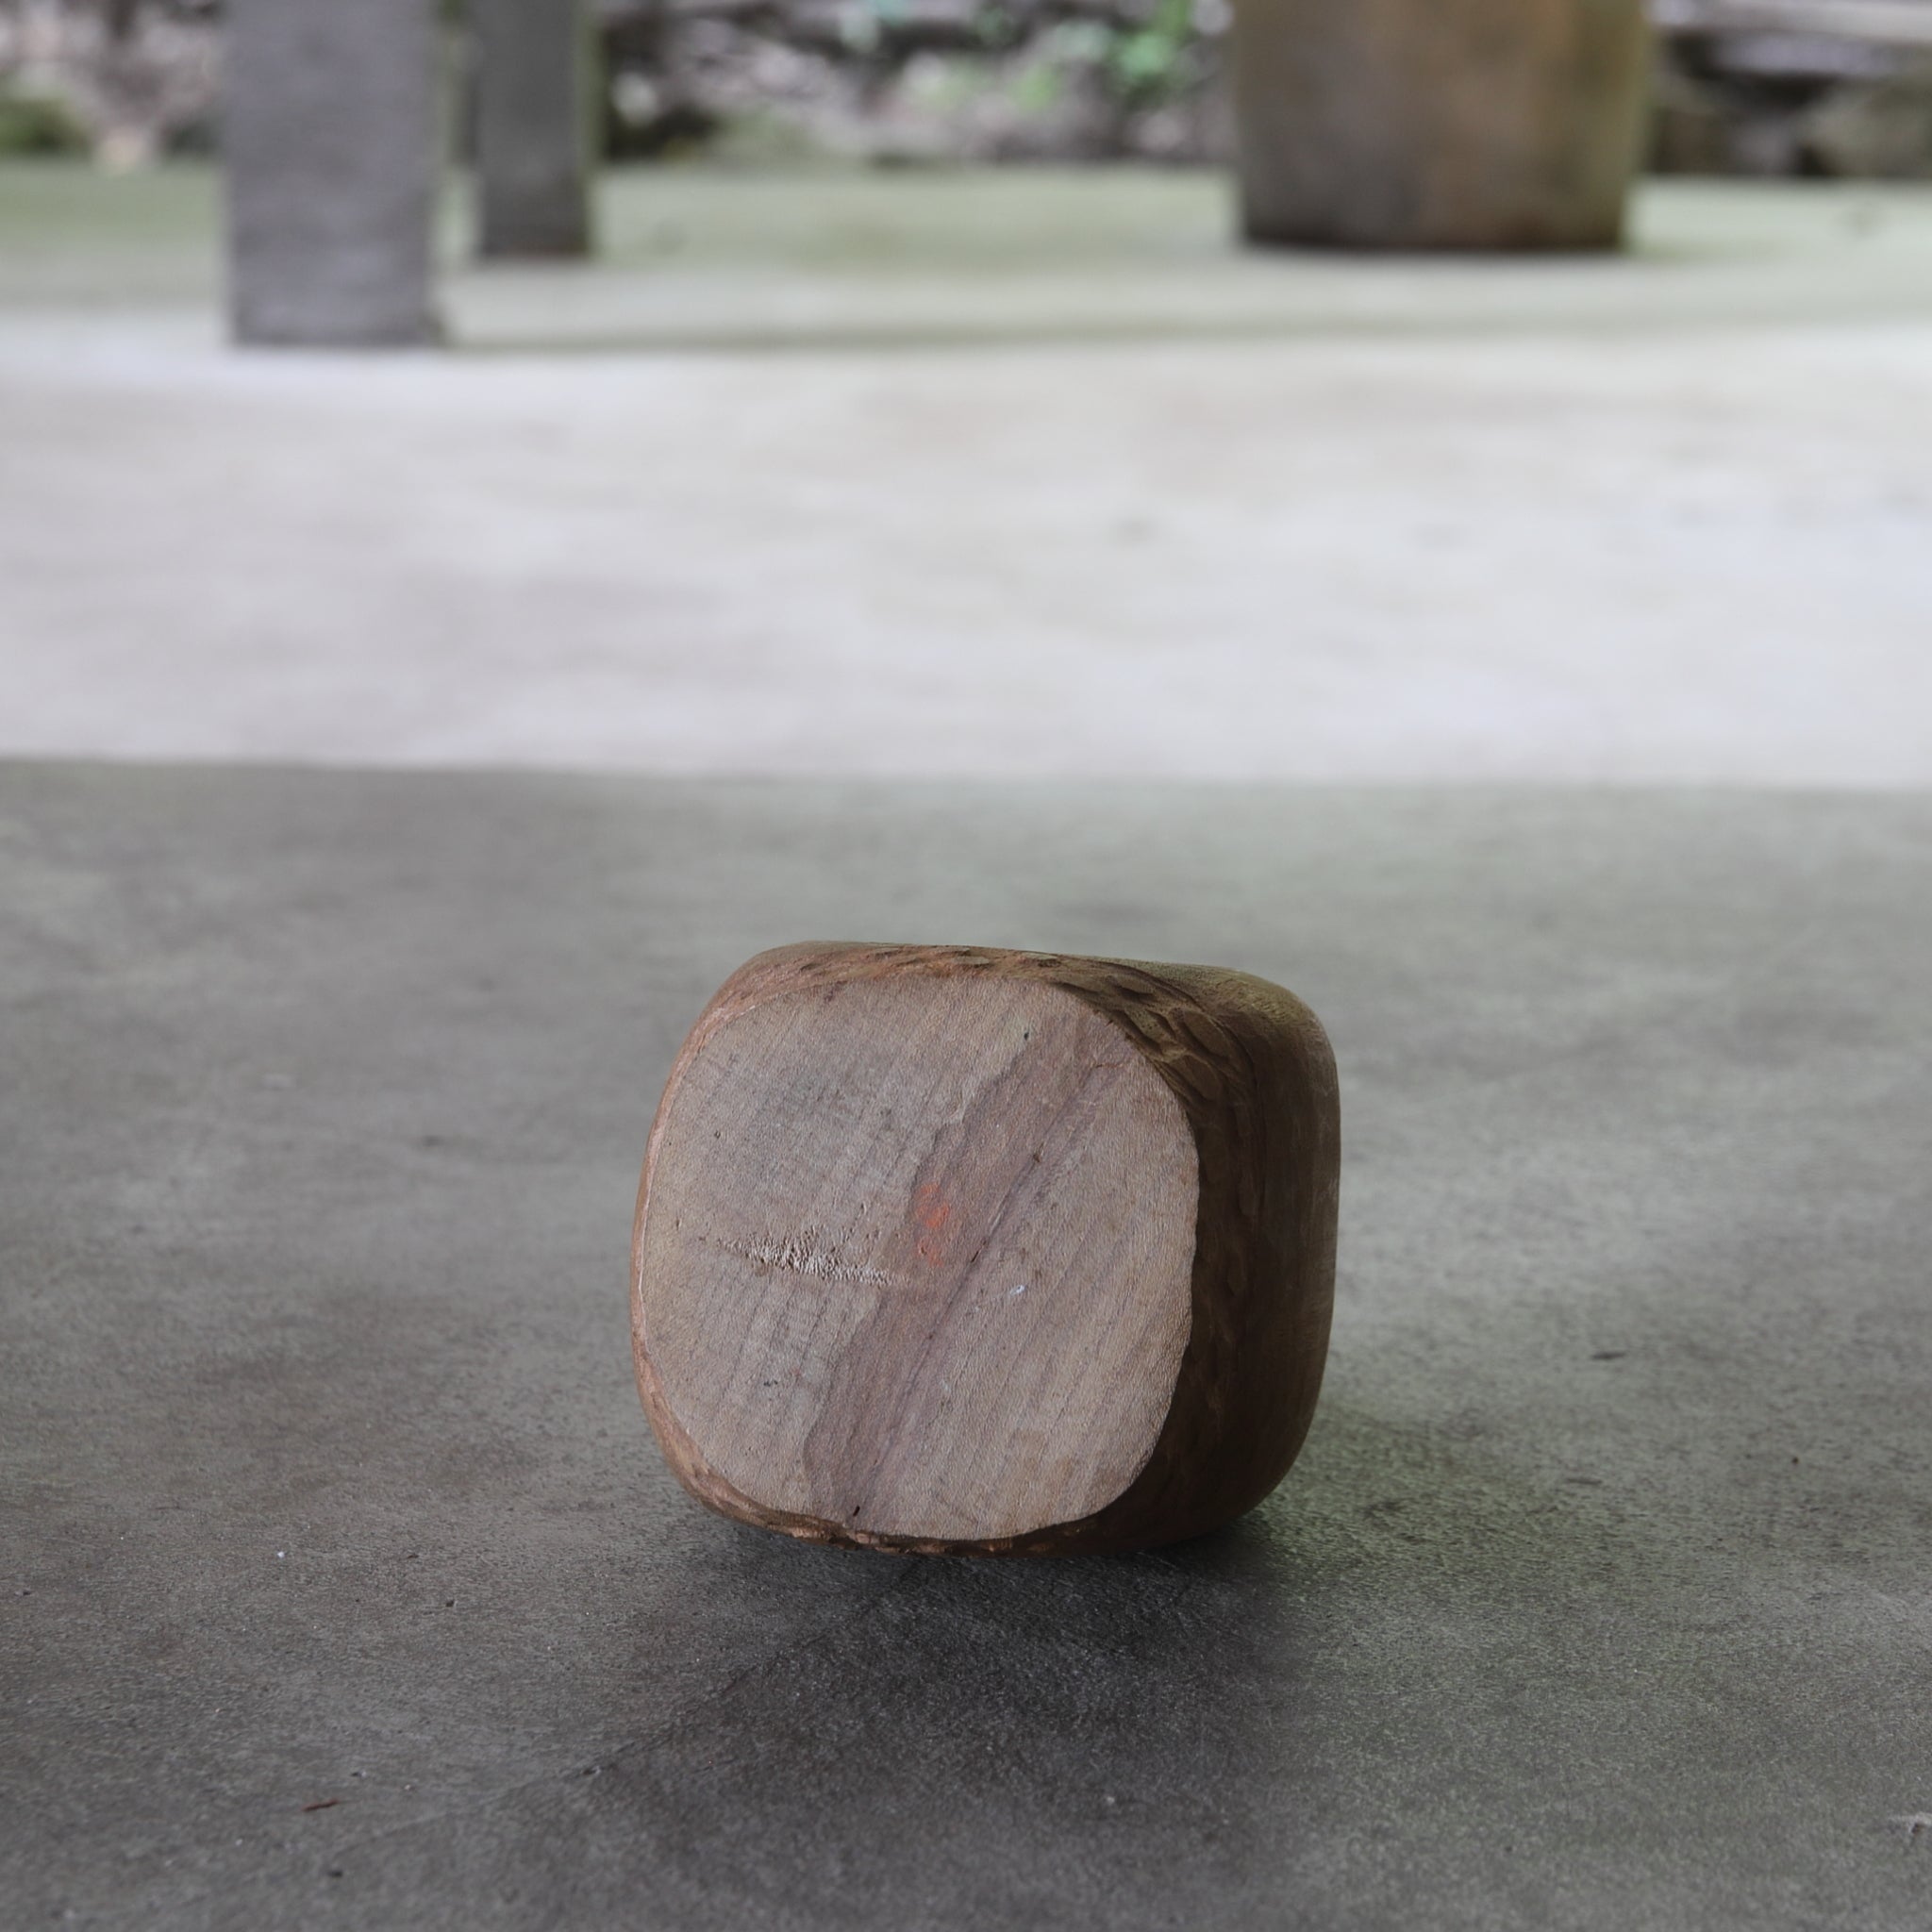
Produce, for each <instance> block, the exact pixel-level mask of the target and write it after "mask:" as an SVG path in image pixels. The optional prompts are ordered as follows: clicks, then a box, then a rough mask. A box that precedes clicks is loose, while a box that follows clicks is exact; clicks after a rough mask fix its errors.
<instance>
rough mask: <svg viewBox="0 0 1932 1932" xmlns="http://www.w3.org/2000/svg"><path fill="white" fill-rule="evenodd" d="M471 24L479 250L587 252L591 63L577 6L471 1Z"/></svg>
mask: <svg viewBox="0 0 1932 1932" xmlns="http://www.w3.org/2000/svg"><path fill="white" fill-rule="evenodd" d="M470 24H471V28H472V31H473V33H474V35H475V59H476V94H475V110H476V120H475V148H476V239H477V248H478V251H479V252H480V253H481V254H483V255H486V256H532V255H536V256H571V255H583V254H586V253H587V252H588V251H589V249H590V245H591V197H590V176H591V85H590V83H591V74H592V72H593V61H592V58H591V38H590V24H589V22H588V20H587V19H586V17H585V12H584V8H583V7H582V5H581V4H580V0H470Z"/></svg>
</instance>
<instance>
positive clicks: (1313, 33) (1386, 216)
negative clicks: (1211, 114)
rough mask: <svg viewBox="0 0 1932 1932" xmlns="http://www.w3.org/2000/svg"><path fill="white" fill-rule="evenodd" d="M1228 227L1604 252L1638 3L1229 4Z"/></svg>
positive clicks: (1632, 95) (1266, 236)
mask: <svg viewBox="0 0 1932 1932" xmlns="http://www.w3.org/2000/svg"><path fill="white" fill-rule="evenodd" d="M1233 69H1234V92H1235V115H1236V125H1237V130H1238V142H1237V145H1238V162H1239V174H1240V182H1241V220H1242V226H1243V228H1244V230H1245V232H1246V234H1247V235H1248V237H1249V239H1250V240H1252V241H1256V242H1296V243H1303V244H1312V245H1325V246H1335V247H1352V248H1422V249H1431V248H1444V249H1456V248H1473V249H1536V248H1608V247H1614V246H1615V245H1616V244H1617V243H1618V242H1619V241H1620V240H1621V239H1622V235H1623V226H1624V205H1625V202H1626V199H1627V196H1628V192H1629V187H1630V183H1631V180H1632V179H1633V177H1634V175H1635V174H1636V170H1637V166H1638V161H1639V158H1640V154H1641V145H1642V134H1643V109H1644V101H1645V92H1646V82H1647V75H1648V70H1649V38H1648V29H1647V26H1646V24H1645V20H1644V13H1643V7H1642V0H1236V5H1235V26H1234V50H1233Z"/></svg>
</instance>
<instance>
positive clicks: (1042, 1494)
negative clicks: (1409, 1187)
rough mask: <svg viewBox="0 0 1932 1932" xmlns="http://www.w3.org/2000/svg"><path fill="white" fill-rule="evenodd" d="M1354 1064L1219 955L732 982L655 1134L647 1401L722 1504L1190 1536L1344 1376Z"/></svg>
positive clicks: (967, 959)
mask: <svg viewBox="0 0 1932 1932" xmlns="http://www.w3.org/2000/svg"><path fill="white" fill-rule="evenodd" d="M1338 1163H1339V1137H1338V1127H1337V1105H1336V1089H1335V1079H1334V1064H1333V1060H1332V1058H1331V1056H1330V1055H1329V1052H1328V1048H1327V1042H1326V1041H1325V1039H1324V1036H1323V1034H1322V1031H1321V1028H1320V1026H1319V1024H1317V1023H1316V1022H1315V1020H1314V1017H1313V1015H1312V1014H1310V1013H1309V1012H1308V1011H1307V1008H1305V1007H1303V1006H1302V1005H1301V1004H1300V1002H1298V1001H1296V1000H1295V999H1294V998H1293V996H1292V995H1291V994H1289V993H1287V992H1284V991H1282V990H1281V989H1280V988H1278V987H1274V986H1270V985H1268V984H1267V983H1266V982H1264V981H1261V980H1257V979H1253V978H1250V977H1248V976H1247V975H1244V974H1231V973H1221V972H1215V971H1212V970H1209V969H1204V968H1196V967H1168V966H1144V965H1138V964H1135V963H1133V962H1128V961H1120V960H1097V959H1079V958H1066V957H1063V956H1058V955H1044V954H1024V953H1010V952H992V951H986V950H979V949H974V948H964V947H905V946H860V945H810V946H796V947H788V948H785V949H783V950H781V951H779V952H775V953H767V954H763V955H761V956H759V958H756V959H754V960H752V961H751V962H750V963H749V964H747V965H746V966H745V967H743V968H741V970H740V971H739V972H738V973H737V974H733V975H732V977H731V978H730V980H728V981H727V982H726V983H725V985H724V987H723V988H722V989H721V990H720V991H719V992H718V994H717V995H716V996H715V998H714V999H713V1000H712V1002H711V1003H710V1005H709V1006H708V1008H707V1009H706V1011H705V1013H704V1014H703V1015H702V1016H701V1018H700V1019H699V1021H698V1024H697V1025H696V1026H695V1027H694V1028H693V1030H692V1033H691V1038H690V1039H689V1040H688V1041H686V1043H685V1046H684V1049H683V1051H682V1052H681V1053H680V1055H679V1056H678V1058H677V1061H676V1064H675V1066H674V1068H673V1070H672V1074H671V1077H670V1079H669V1081H668V1082H667V1085H666V1088H665V1093H664V1098H663V1100H662V1102H661V1104H660V1105H659V1108H658V1118H657V1121H656V1123H655V1124H654V1126H653V1128H652V1133H651V1140H650V1145H649V1149H648V1152H647V1155H646V1158H645V1165H644V1175H643V1182H642V1186H641V1190H640V1194H639V1203H638V1218H637V1226H636V1238H635V1244H634V1266H633V1277H632V1304H633V1327H634V1336H635V1341H636V1354H637V1367H638V1379H639V1387H640V1389H641V1392H642V1395H643V1399H644V1405H645V1407H646V1410H647V1412H648V1413H649V1415H650V1418H651V1421H652V1424H653V1426H654V1428H655V1429H656V1431H657V1434H658V1441H659V1442H660V1444H661V1445H662V1447H663V1450H664V1453H665V1456H666V1457H667V1459H668V1461H669V1462H670V1464H671V1467H672V1469H673V1470H674V1471H675V1474H677V1476H678V1478H679V1480H680V1481H682V1482H683V1483H684V1484H685V1486H686V1487H687V1488H688V1489H689V1490H691V1492H692V1493H693V1494H694V1495H696V1496H697V1497H698V1498H699V1499H700V1500H701V1501H703V1502H705V1503H707V1504H708V1505H710V1506H711V1507H714V1508H717V1509H720V1510H722V1511H723V1512H724V1513H725V1514H727V1515H730V1516H734V1517H737V1518H739V1519H741V1520H743V1521H748V1522H753V1523H758V1524H764V1525H766V1526H768V1527H771V1528H775V1529H781V1530H785V1531H788V1532H790V1533H791V1534H793V1535H797V1536H802V1537H808V1538H811V1539H814V1540H817V1541H833V1542H841V1543H849V1544H859V1545H866V1546H871V1547H881V1548H890V1549H900V1550H916V1551H961V1552H976V1553H983V1554H1019V1553H1028V1554H1030V1553H1047V1552H1052V1551H1065V1550H1104V1549H1119V1548H1125V1547H1131V1546H1136V1545H1141V1544H1146V1543H1153V1542H1159V1541H1170V1540H1172V1539H1174V1538H1176V1537H1182V1536H1189V1535H1193V1534H1197V1533H1199V1532H1200V1531H1202V1530H1205V1529H1208V1528H1210V1527H1212V1526H1214V1524H1218V1523H1220V1522H1223V1521H1225V1520H1226V1519H1227V1518H1229V1517H1230V1516H1233V1515H1235V1514H1238V1513H1239V1512H1240V1511H1241V1510H1242V1509H1244V1508H1247V1507H1250V1506H1251V1505H1252V1504H1254V1503H1255V1502H1257V1501H1258V1500H1259V1499H1260V1497H1261V1496H1262V1495H1264V1494H1266V1492H1267V1491H1268V1490H1270V1489H1272V1488H1273V1487H1274V1483H1275V1482H1277V1481H1278V1480H1279V1479H1280V1477H1281V1475H1282V1474H1284V1473H1285V1472H1286V1470H1287V1468H1288V1466H1289V1463H1290V1462H1291V1460H1292V1459H1293V1457H1294V1454H1295V1451H1296V1450H1297V1449H1298V1447H1299V1446H1300V1443H1301V1440H1302V1437H1303V1436H1304V1434H1305V1433H1306V1431H1307V1424H1308V1421H1309V1418H1310V1416H1311V1414H1312V1411H1313V1407H1314V1402H1315V1397H1316V1394H1317V1392H1318V1391H1319V1388H1320V1381H1321V1373H1322V1366H1323V1360H1324V1355H1325V1351H1326V1342H1327V1329H1328V1315H1329V1308H1330V1304H1331V1299H1332V1288H1333V1266H1334V1233H1335V1196H1336V1173H1337V1167H1338Z"/></svg>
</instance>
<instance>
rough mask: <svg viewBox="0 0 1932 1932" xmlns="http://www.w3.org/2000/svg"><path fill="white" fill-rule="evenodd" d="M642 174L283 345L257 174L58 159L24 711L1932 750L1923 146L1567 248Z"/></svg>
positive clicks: (7, 692) (1419, 770) (529, 731)
mask: <svg viewBox="0 0 1932 1932" xmlns="http://www.w3.org/2000/svg"><path fill="white" fill-rule="evenodd" d="M601 216H602V223H603V226H604V229H605V234H606V253H607V259H606V260H604V261H601V262H600V263H599V264H597V265H596V266H595V267H593V268H588V269H585V268H578V267H563V268H558V269H552V270H548V271H543V272H539V271H534V270H532V271H525V270H503V269H491V270H487V271H480V270H474V269H468V270H464V271H462V272H459V273H457V274H455V275H452V276H451V277H450V279H449V282H448V285H447V286H448V301H449V308H450V312H451V317H452V326H453V330H454V333H455V336H456V338H457V341H458V344H459V348H458V352H457V353H454V354H450V355H447V356H421V357H412V356H403V357H396V358H327V357H275V358H262V357H247V356H236V355H233V354H231V353H229V352H227V351H225V349H223V348H222V347H221V346H220V343H219V340H218V330H217V328H216V326H215V324H214V321H213V315H214V308H213V306H212V305H213V302H214V298H215V286H216V283H215V275H214V269H215V251H214V248H213V245H212V242H213V226H212V210H211V207H210V203H209V194H208V182H207V179H206V177H205V176H202V175H196V174H194V173H192V172H190V173H184V174H179V175H163V176H160V177H158V178H155V179H151V180H136V181H125V180H124V181H103V180H99V179H95V178H93V177H92V176H83V175H75V174H73V173H72V172H71V171H68V170H65V169H61V168H48V169H41V170H38V171H35V170H28V169H25V168H13V169H8V170H0V424H4V433H0V749H10V750H13V751H16V752H33V753H50V754H102V755H108V756H114V757H126V758H242V759H298V760H308V761H321V762H341V763H351V764H357V763H364V764H366V763H382V764H391V763H395V764H433V765H451V764H457V765H461V764H475V763H491V764H518V765H536V766H551V767H558V766H561V767H572V766H577V767H582V766H604V767H608V766H623V767H632V768H642V769H646V770H655V771H660V772H701V773H705V772H708V773H720V772H736V773H757V772H786V773H792V774H831V775H839V774H865V775H894V774H897V775H907V776H928V775H933V774H954V775H959V776H973V775H986V774H1000V775H1010V776H1045V775H1054V774H1059V775H1086V776H1106V775H1136V776H1145V775H1167V776H1178V777H1184V778H1221V777H1234V778H1247V779H1279V778H1298V779H1308V778H1315V779H1324V780H1329V779H1342V780H1347V779H1374V780H1382V779H1390V780H1436V779H1446V780H1456V781H1463V780H1485V779H1509V780H1516V779H1521V780H1527V781H1541V782H1557V783H1569V782H1579V781H1614V782H1619V783H1640V784H1647V783H1655V782H1691V783H1719V784H1739V785H1796V786H1807V785H1829V786H1849V787H1862V786H1887V785H1925V784H1932V654H1928V653H1927V651H1926V649H1925V647H1924V645H1925V639H1926V637H1927V635H1928V634H1932V536H1928V530H1932V472H1928V467H1927V463H1926V458H1925V452H1926V450H1927V448H1928V447H1932V195H1928V194H1927V193H1925V192H1922V191H1897V192H1871V191H1865V190H1855V191H1837V190H1828V189H1815V190H1814V189H1804V188H1800V189H1755V188H1752V187H1749V186H1735V185H1734V186H1729V187H1698V186H1687V185H1676V186H1659V187H1654V188H1652V189H1650V190H1648V191H1647V192H1645V194H1644V195H1643V196H1642V197H1641V200H1640V202H1639V205H1638V208H1637V215H1636V235H1637V243H1638V246H1637V250H1636V252H1635V254H1634V255H1633V256H1632V257H1631V258H1628V259H1624V260H1614V261H1601V262H1579V261H1560V262H1545V263H1541V264H1529V263H1514V264H1499V263H1494V262H1483V263H1462V264H1457V263H1445V262H1441V261H1438V262H1415V261H1397V260H1389V261H1355V260H1338V259H1334V258H1308V257H1304V256H1292V255H1291V256H1283V257H1280V258H1266V259H1257V258H1253V257H1252V256H1247V257H1244V256H1242V255H1241V252H1240V251H1238V250H1237V249H1236V248H1235V247H1234V246H1233V244H1232V242H1231V240H1230V226H1231V219H1232V216H1231V207H1230V196H1229V191H1228V188H1227V185H1226V183H1224V181H1221V180H1218V179H1215V178H1210V177H1194V176H1187V175H1136V174H1132V173H1127V174H1124V175H1116V174H1113V173H1111V172H1094V173H1089V174H1086V175H1055V174H1044V175H1036V174H1030V173H1027V172H1024V171H1020V172H1017V173H1015V174H1013V175H992V176H988V175H903V174H902V175H896V176H892V177H881V176H868V175H824V176H813V175H804V176H800V177H797V178H795V179H786V180H775V179H772V178H767V177H746V176H725V175H707V174H694V173H685V172H680V171H675V170H673V171H664V172H658V173H651V172H643V171H639V172H634V173H631V174H627V175H623V176H621V177H619V178H616V179H613V180H612V181H610V182H608V184H607V187H606V191H605V196H604V200H603V203H602V207H601ZM452 245H453V246H456V245H458V244H457V243H456V242H455V241H454V240H453V243H452Z"/></svg>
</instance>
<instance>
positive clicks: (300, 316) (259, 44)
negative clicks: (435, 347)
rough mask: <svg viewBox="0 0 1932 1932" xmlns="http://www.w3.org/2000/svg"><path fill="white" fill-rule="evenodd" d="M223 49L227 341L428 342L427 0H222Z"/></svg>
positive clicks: (436, 73)
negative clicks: (227, 19) (225, 12)
mask: <svg viewBox="0 0 1932 1932" xmlns="http://www.w3.org/2000/svg"><path fill="white" fill-rule="evenodd" d="M223 58H224V75H223V115H222V148H223V154H224V156H225V172H226V176H227V205H228V284H229V286H228V313H229V317H230V322H231V325H232V327H233V329H234V333H235V336H236V338H237V339H238V340H239V341H243V342H249V343H254V344H258V345H267V344H275V345H291V344H292V345H296V346H301V347H310V348H312V347H317V346H326V347H336V348H341V347H352V348H367V347H389V346H394V345H398V344H408V343H416V342H424V341H429V340H431V339H432V338H433V337H434V336H435V334H436V332H437V324H436V319H435V300H434V295H433V291H431V288H430V258H431V248H432V225H433V223H434V220H435V202H436V176H437V174H438V171H439V165H440V159H439V157H438V154H437V138H438V126H437V123H438V118H439V114H438V95H439V91H438V87H437V82H438V79H439V77H440V61H441V56H440V51H439V46H438V34H437V27H436V18H435V13H434V9H433V8H432V7H431V5H430V0H328V5H327V6H325V7H317V6H315V5H314V4H313V0H238V4H237V5H236V7H235V8H234V18H233V22H232V24H231V25H230V28H229V31H228V35H227V39H226V43H225V50H224V56H223Z"/></svg>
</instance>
